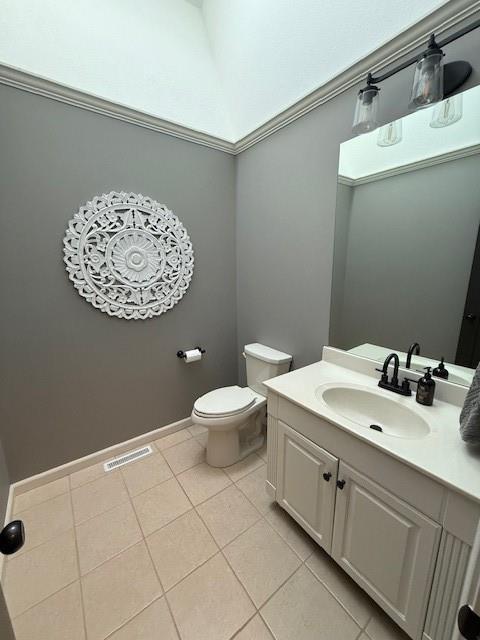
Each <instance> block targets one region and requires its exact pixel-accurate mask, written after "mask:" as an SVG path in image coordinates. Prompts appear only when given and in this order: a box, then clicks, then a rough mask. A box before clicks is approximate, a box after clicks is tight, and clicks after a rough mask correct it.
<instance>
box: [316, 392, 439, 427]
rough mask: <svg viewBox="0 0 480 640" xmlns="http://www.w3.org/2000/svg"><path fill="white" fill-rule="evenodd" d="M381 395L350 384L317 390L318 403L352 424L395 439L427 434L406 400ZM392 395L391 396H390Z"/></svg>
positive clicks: (420, 419)
mask: <svg viewBox="0 0 480 640" xmlns="http://www.w3.org/2000/svg"><path fill="white" fill-rule="evenodd" d="M385 393H390V392H388V391H385V392H384V393H383V392H379V391H375V390H373V389H368V388H366V387H361V386H354V385H337V384H327V385H322V386H321V387H318V388H317V389H316V391H315V395H316V397H317V399H318V400H320V401H321V402H323V403H325V404H326V405H327V407H329V408H330V409H332V410H333V411H335V413H338V414H339V415H341V416H343V417H344V418H347V420H351V421H352V422H355V423H356V424H358V425H360V426H362V427H365V428H366V429H373V430H374V431H377V432H380V431H381V432H382V433H384V434H387V435H389V436H394V437H396V438H412V439H418V438H424V437H425V436H426V435H428V434H429V433H430V427H429V426H428V423H427V421H426V420H425V419H424V418H423V417H422V416H421V415H420V414H419V412H418V411H417V410H415V409H412V408H410V407H407V406H405V404H404V403H405V402H406V401H409V400H410V399H408V400H407V399H406V398H400V399H396V398H389V397H388V396H386V395H385ZM392 395H393V394H392Z"/></svg>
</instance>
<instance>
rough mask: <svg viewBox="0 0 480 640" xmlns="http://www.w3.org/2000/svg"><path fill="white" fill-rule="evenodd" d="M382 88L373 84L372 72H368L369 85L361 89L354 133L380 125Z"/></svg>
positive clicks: (354, 117) (365, 131) (371, 129)
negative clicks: (379, 100) (378, 115)
mask: <svg viewBox="0 0 480 640" xmlns="http://www.w3.org/2000/svg"><path fill="white" fill-rule="evenodd" d="M379 91H380V89H379V88H378V87H376V86H374V85H373V83H372V74H371V73H369V74H368V78H367V85H366V87H364V88H363V89H360V91H359V92H358V96H357V104H356V105H355V115H354V116H353V126H352V131H353V133H367V131H373V130H374V129H376V128H377V127H378V122H377V114H378V92H379Z"/></svg>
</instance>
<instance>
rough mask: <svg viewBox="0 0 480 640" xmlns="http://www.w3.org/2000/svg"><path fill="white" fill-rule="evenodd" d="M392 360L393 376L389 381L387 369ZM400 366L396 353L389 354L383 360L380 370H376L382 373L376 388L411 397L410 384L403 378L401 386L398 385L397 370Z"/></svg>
mask: <svg viewBox="0 0 480 640" xmlns="http://www.w3.org/2000/svg"><path fill="white" fill-rule="evenodd" d="M392 360H393V374H392V378H391V380H389V379H388V367H389V365H390V362H391V361H392ZM399 366H400V360H399V357H398V355H397V354H396V353H391V354H390V355H388V356H387V357H386V358H385V362H384V363H383V368H382V369H377V371H380V372H381V373H382V376H381V378H380V381H379V383H378V386H379V387H381V388H382V389H388V391H393V392H394V393H399V394H400V395H401V396H411V395H412V391H411V389H410V383H409V381H408V380H407V378H404V380H403V382H402V384H401V385H399V384H398V368H399Z"/></svg>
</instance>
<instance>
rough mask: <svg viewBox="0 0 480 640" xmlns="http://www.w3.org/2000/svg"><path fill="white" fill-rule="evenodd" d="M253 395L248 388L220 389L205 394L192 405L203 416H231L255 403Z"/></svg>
mask: <svg viewBox="0 0 480 640" xmlns="http://www.w3.org/2000/svg"><path fill="white" fill-rule="evenodd" d="M255 398H256V396H255V394H254V393H253V391H252V390H251V389H250V388H249V387H246V388H243V389H242V387H238V386H236V385H235V386H233V387H222V388H221V389H215V390H214V391H210V392H209V393H206V394H205V395H204V396H202V397H201V398H198V400H196V402H195V404H194V405H193V407H194V409H195V411H196V412H197V413H198V414H201V415H204V416H231V415H234V414H236V413H240V412H241V411H245V410H246V409H249V408H250V407H251V406H252V405H253V403H254V402H255Z"/></svg>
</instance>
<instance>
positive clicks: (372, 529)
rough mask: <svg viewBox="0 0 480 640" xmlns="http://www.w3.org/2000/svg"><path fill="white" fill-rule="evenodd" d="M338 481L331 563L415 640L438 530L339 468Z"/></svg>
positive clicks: (351, 472)
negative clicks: (349, 577)
mask: <svg viewBox="0 0 480 640" xmlns="http://www.w3.org/2000/svg"><path fill="white" fill-rule="evenodd" d="M338 478H339V486H340V487H342V486H343V489H340V488H339V489H338V490H337V498H336V508H335V525H334V534H333V544H332V555H333V557H334V558H335V560H336V561H337V562H338V564H339V565H340V566H341V567H342V568H343V569H344V570H345V571H346V572H347V573H348V574H349V575H350V576H351V577H352V578H353V579H354V580H355V581H356V582H357V583H358V584H359V585H360V586H361V587H362V588H363V589H364V590H365V591H366V592H367V593H369V594H370V595H371V596H372V598H373V599H374V600H376V602H378V604H379V605H380V606H381V607H383V609H385V611H386V612H387V613H388V614H389V615H390V617H391V618H393V620H395V622H397V624H399V625H400V627H402V629H404V630H405V631H406V632H407V633H408V634H409V635H410V637H411V638H420V637H421V634H422V630H423V625H424V621H425V615H426V610H427V603H428V596H429V592H430V587H431V582H432V576H433V569H434V564H435V559H436V555H437V550H438V544H439V539H440V530H441V527H440V526H439V525H438V524H436V523H435V522H433V521H432V520H430V519H429V518H427V517H426V516H424V515H423V514H421V513H420V512H419V511H417V510H416V509H414V508H413V507H411V506H410V505H408V504H407V503H406V502H403V501H402V500H400V499H399V498H397V497H396V496H394V495H393V494H391V493H390V492H388V491H385V489H383V488H382V487H380V486H379V485H377V484H376V483H374V482H373V481H371V480H370V479H369V478H367V477H366V476H364V475H362V474H360V473H358V472H357V471H355V470H354V469H352V468H351V467H349V466H348V465H346V464H344V463H343V462H341V463H340V467H339V472H338ZM343 481H344V482H345V484H343Z"/></svg>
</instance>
